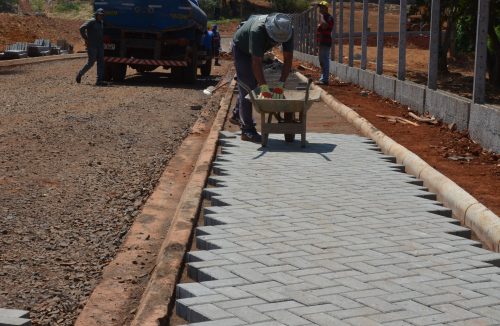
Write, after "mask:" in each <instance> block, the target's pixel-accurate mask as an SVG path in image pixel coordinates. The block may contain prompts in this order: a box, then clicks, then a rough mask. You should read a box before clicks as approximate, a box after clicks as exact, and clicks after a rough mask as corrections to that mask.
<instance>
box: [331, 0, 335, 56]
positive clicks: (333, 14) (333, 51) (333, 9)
mask: <svg viewBox="0 0 500 326" xmlns="http://www.w3.org/2000/svg"><path fill="white" fill-rule="evenodd" d="M332 17H333V29H332V47H331V52H330V58H331V60H332V61H335V31H336V29H337V3H336V1H335V0H332Z"/></svg>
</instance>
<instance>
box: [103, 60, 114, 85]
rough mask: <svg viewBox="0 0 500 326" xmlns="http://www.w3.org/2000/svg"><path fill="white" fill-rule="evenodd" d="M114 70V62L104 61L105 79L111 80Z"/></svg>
mask: <svg viewBox="0 0 500 326" xmlns="http://www.w3.org/2000/svg"><path fill="white" fill-rule="evenodd" d="M112 70H113V64H112V63H106V62H105V63H104V80H105V81H107V82H109V81H111V78H112V77H113V76H112V74H111V71H112Z"/></svg>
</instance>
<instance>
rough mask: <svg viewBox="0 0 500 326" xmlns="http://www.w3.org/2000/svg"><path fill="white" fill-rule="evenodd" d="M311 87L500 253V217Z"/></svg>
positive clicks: (411, 153)
mask: <svg viewBox="0 0 500 326" xmlns="http://www.w3.org/2000/svg"><path fill="white" fill-rule="evenodd" d="M296 74H297V76H298V77H299V78H300V79H301V80H303V81H307V78H306V77H305V76H304V75H302V74H301V73H299V72H297V73H296ZM312 87H313V89H320V90H321V99H322V100H323V102H325V103H326V104H327V105H328V106H330V107H331V108H332V109H333V110H334V111H336V112H338V113H340V115H342V116H343V117H344V118H345V119H346V120H347V121H348V122H349V123H351V124H353V125H354V126H356V127H357V128H358V129H359V130H360V131H361V132H362V134H363V135H364V136H366V137H369V138H371V139H373V140H374V141H375V142H376V143H377V145H378V146H379V147H380V148H381V150H382V152H383V153H384V154H387V155H393V156H395V157H396V159H397V162H398V163H400V164H403V165H404V166H405V170H406V172H407V173H410V174H412V175H414V176H415V177H417V178H419V179H421V180H423V181H424V185H425V186H426V187H428V188H429V190H430V191H432V192H435V193H436V194H437V195H438V199H439V200H440V201H442V202H443V204H444V205H445V206H447V207H449V208H450V209H451V210H452V211H453V214H454V215H455V216H456V217H457V218H458V219H459V220H460V221H461V222H462V223H463V224H465V225H466V226H467V227H469V228H471V229H472V231H474V233H475V234H476V235H477V236H478V237H479V239H480V240H481V241H482V242H483V244H484V245H485V247H486V248H488V249H489V250H492V251H496V252H500V218H499V217H498V216H497V215H496V214H495V213H493V212H492V211H491V210H489V209H488V208H487V207H485V206H484V205H483V204H481V203H480V202H479V201H478V200H477V199H476V198H474V197H473V196H472V195H470V194H469V193H468V192H466V191H465V190H464V189H462V188H461V187H459V186H458V185H457V184H456V183H455V182H453V181H452V180H450V179H449V178H448V177H446V176H444V175H443V174H441V173H440V172H438V171H437V170H436V169H434V168H433V167H432V166H430V165H429V164H428V163H427V162H425V161H424V160H422V159H421V158H420V157H419V156H418V155H416V154H415V153H413V152H411V151H410V150H408V149H407V148H406V147H404V146H402V145H400V144H398V143H397V142H396V141H394V140H393V139H392V138H390V137H389V136H387V135H385V134H384V133H383V132H382V131H380V130H378V129H377V128H376V127H375V126H373V125H372V124H371V123H370V122H368V120H367V119H365V118H363V117H361V116H360V115H359V114H358V113H356V112H355V111H354V110H352V109H351V108H349V107H348V106H346V105H344V104H343V103H341V102H340V101H338V100H337V99H336V98H334V97H333V96H332V95H330V94H328V93H327V92H325V91H324V90H322V89H321V88H320V87H318V86H316V85H313V86H312Z"/></svg>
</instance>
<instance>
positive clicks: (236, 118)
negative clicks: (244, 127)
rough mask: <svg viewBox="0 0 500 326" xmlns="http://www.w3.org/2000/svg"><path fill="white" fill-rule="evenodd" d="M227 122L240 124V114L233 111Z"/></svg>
mask: <svg viewBox="0 0 500 326" xmlns="http://www.w3.org/2000/svg"><path fill="white" fill-rule="evenodd" d="M229 122H231V123H232V124H233V125H236V126H239V125H241V120H240V114H239V113H238V112H233V114H232V115H231V117H230V118H229Z"/></svg>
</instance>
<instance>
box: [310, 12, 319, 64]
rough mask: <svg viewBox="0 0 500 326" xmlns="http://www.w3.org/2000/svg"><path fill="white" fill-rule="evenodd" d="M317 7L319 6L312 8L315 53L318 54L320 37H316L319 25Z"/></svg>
mask: <svg viewBox="0 0 500 326" xmlns="http://www.w3.org/2000/svg"><path fill="white" fill-rule="evenodd" d="M316 8H317V7H316V6H315V7H314V8H313V10H312V13H313V25H312V34H313V35H312V37H313V47H314V49H313V51H314V55H318V53H319V49H318V38H317V37H316V28H317V27H318V10H317V9H316Z"/></svg>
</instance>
